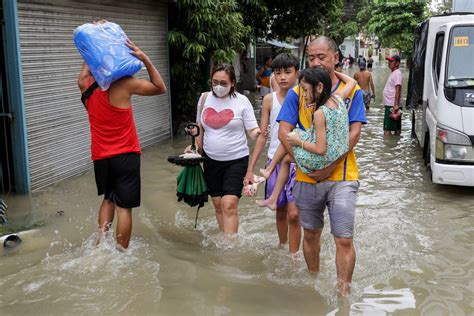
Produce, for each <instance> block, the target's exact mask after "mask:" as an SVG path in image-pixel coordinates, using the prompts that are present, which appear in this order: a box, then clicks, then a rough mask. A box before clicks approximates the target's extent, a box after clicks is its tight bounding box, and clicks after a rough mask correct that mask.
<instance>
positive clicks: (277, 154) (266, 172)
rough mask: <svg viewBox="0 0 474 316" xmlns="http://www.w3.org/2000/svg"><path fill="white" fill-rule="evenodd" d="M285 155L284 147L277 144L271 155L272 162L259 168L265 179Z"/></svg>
mask: <svg viewBox="0 0 474 316" xmlns="http://www.w3.org/2000/svg"><path fill="white" fill-rule="evenodd" d="M285 156H286V149H285V147H283V146H282V145H281V144H280V145H278V148H277V150H276V152H275V154H274V155H273V158H272V162H271V163H270V164H269V165H268V166H267V167H266V168H265V169H260V173H261V174H262V176H263V177H264V178H265V179H268V178H270V176H271V174H272V173H273V171H274V170H275V168H276V166H277V165H278V163H279V162H280V161H281V160H282V159H283V158H284V157H285Z"/></svg>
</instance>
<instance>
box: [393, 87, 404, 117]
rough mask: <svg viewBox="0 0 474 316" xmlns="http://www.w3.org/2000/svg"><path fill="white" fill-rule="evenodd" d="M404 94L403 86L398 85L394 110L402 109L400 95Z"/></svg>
mask: <svg viewBox="0 0 474 316" xmlns="http://www.w3.org/2000/svg"><path fill="white" fill-rule="evenodd" d="M401 92H402V86H401V85H396V86H395V101H394V104H393V109H394V110H395V111H396V110H398V108H399V107H400V95H401Z"/></svg>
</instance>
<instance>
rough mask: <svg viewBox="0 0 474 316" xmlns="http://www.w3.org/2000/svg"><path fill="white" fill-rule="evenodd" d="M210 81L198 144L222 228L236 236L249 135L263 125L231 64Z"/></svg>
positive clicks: (218, 68) (201, 104)
mask: <svg viewBox="0 0 474 316" xmlns="http://www.w3.org/2000/svg"><path fill="white" fill-rule="evenodd" d="M211 83H212V91H211V92H206V93H203V94H202V95H201V98H200V99H199V102H198V107H197V119H196V121H197V123H198V124H200V126H201V129H202V130H203V131H204V132H203V133H201V135H200V136H199V137H198V138H197V145H198V148H199V151H200V152H201V153H202V154H203V155H204V156H205V157H206V160H205V161H204V176H205V178H206V182H207V186H208V193H209V195H210V196H211V198H212V203H213V204H214V208H215V210H216V218H217V223H218V224H219V228H220V229H221V230H222V231H223V232H224V234H225V235H226V236H235V234H236V233H237V231H238V227H239V217H238V214H237V207H238V204H239V199H240V197H241V195H242V188H243V180H244V177H245V174H246V172H247V167H248V158H249V147H248V144H247V135H248V136H249V137H250V138H251V139H256V138H257V136H258V135H259V134H260V128H259V127H258V123H257V120H256V119H255V114H254V111H253V107H252V105H251V104H250V101H249V100H248V99H247V97H245V96H244V95H242V94H240V93H238V92H236V91H235V85H236V77H235V72H234V68H233V67H232V65H229V64H220V65H217V66H215V67H214V68H213V70H212V73H211ZM246 134H247V135H246Z"/></svg>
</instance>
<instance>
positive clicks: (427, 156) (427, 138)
mask: <svg viewBox="0 0 474 316" xmlns="http://www.w3.org/2000/svg"><path fill="white" fill-rule="evenodd" d="M430 153H431V152H430V136H429V134H428V133H426V134H425V142H424V145H423V162H424V163H425V166H426V165H429V164H430Z"/></svg>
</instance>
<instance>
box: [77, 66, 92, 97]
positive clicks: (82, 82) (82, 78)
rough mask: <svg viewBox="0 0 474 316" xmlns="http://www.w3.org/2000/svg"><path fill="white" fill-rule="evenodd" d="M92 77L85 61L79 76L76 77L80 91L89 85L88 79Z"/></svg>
mask: <svg viewBox="0 0 474 316" xmlns="http://www.w3.org/2000/svg"><path fill="white" fill-rule="evenodd" d="M91 78H92V74H91V72H90V70H89V66H87V64H86V63H83V64H82V69H81V72H80V73H79V77H78V79H77V85H78V86H79V89H80V90H81V93H83V92H84V91H86V89H87V88H88V85H89V80H90V79H91Z"/></svg>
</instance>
